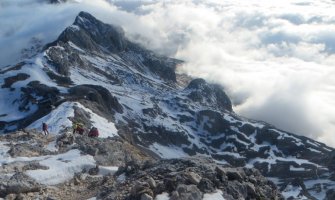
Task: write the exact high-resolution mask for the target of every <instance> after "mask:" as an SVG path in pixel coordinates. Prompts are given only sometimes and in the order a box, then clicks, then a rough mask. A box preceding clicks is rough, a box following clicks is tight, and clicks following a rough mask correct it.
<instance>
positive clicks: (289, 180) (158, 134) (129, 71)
mask: <svg viewBox="0 0 335 200" xmlns="http://www.w3.org/2000/svg"><path fill="white" fill-rule="evenodd" d="M179 64H182V62H181V61H179V60H176V59H171V58H167V57H164V56H159V55H156V54H154V53H153V52H151V51H148V50H146V49H144V48H143V47H141V46H139V45H137V44H135V43H133V42H131V41H129V40H128V39H127V38H126V37H125V35H124V32H123V30H122V29H121V28H120V27H116V26H112V25H108V24H105V23H103V22H101V21H99V20H97V19H96V18H94V17H93V16H91V15H90V14H88V13H85V12H81V13H79V15H78V16H77V17H76V19H75V21H74V23H73V25H71V26H70V27H68V28H66V29H65V30H64V32H63V33H62V34H61V35H60V36H59V38H58V39H57V40H56V41H54V42H52V43H50V44H48V45H47V46H46V47H44V49H43V52H41V53H40V54H38V55H37V56H35V57H34V58H30V59H27V60H25V61H23V62H21V63H18V64H17V65H14V66H10V67H6V68H3V69H1V71H0V74H1V75H2V76H3V77H4V78H3V79H1V80H0V85H1V88H0V92H1V93H2V94H3V95H4V96H6V97H7V98H6V99H3V100H2V99H1V101H0V105H1V107H2V108H4V109H3V110H2V113H0V130H1V131H2V132H5V133H6V132H12V131H15V130H18V129H21V128H26V127H28V128H38V127H39V126H40V124H41V122H42V121H46V122H47V123H48V124H51V125H52V128H53V129H52V131H53V132H54V133H56V134H58V133H62V132H64V131H66V129H67V128H69V127H70V126H71V122H73V121H81V122H82V123H84V124H85V127H87V128H89V127H90V126H92V125H97V124H98V125H100V126H105V125H106V124H107V125H108V127H107V128H105V127H101V128H104V129H103V134H104V135H106V136H107V135H109V136H111V135H113V136H116V137H120V138H122V139H124V140H126V141H128V142H129V143H130V144H132V145H134V146H136V148H139V149H141V151H144V152H148V153H150V154H151V155H152V154H156V155H155V157H161V158H178V157H183V156H195V155H205V156H207V157H212V158H213V159H214V160H216V161H217V162H220V163H225V164H227V165H230V166H232V167H248V168H256V169H258V170H259V171H260V172H261V173H262V174H263V175H264V176H266V177H268V178H271V180H273V181H274V182H275V183H276V184H277V186H278V187H279V188H280V189H281V191H283V194H284V196H285V197H286V198H289V197H292V198H309V199H324V198H326V196H327V195H328V194H332V191H334V189H335V182H334V170H333V169H334V166H333V164H332V160H334V156H333V155H334V153H333V150H334V149H333V148H330V147H327V146H326V145H324V144H322V143H319V142H316V141H314V140H312V139H309V138H306V137H302V136H298V135H295V134H292V133H288V132H285V131H282V130H279V129H277V128H275V127H273V126H271V125H269V124H266V123H264V122H259V121H254V120H250V119H246V118H243V117H241V116H238V115H237V114H235V113H234V112H233V110H232V105H231V102H230V100H229V98H228V96H227V95H226V94H225V92H224V88H222V87H221V86H218V85H216V84H212V83H208V82H206V81H205V80H202V79H194V80H191V79H190V78H185V76H183V75H178V74H176V73H175V68H176V67H177V66H178V65H179ZM37 74H38V75H37ZM181 80H182V81H181ZM8 102H9V103H10V104H11V106H7V105H8ZM102 121H103V123H101V122H102ZM99 128H100V127H99ZM114 129H115V130H114ZM109 130H114V131H109ZM106 148H107V147H106ZM328 196H329V195H328Z"/></svg>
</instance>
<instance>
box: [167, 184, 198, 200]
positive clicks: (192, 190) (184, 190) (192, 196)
mask: <svg viewBox="0 0 335 200" xmlns="http://www.w3.org/2000/svg"><path fill="white" fill-rule="evenodd" d="M184 199H187V200H202V193H201V192H200V190H199V189H198V188H197V186H195V185H184V184H180V185H178V187H177V189H176V190H175V191H174V192H172V194H171V197H170V200H184Z"/></svg>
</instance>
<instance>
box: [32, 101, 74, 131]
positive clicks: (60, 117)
mask: <svg viewBox="0 0 335 200" xmlns="http://www.w3.org/2000/svg"><path fill="white" fill-rule="evenodd" d="M74 105H75V103H73V102H65V103H63V104H61V105H59V106H58V107H57V108H56V109H55V110H53V111H51V112H50V113H49V114H48V115H46V116H44V117H42V118H40V119H39V120H37V121H35V122H34V123H32V124H30V125H29V126H28V127H27V128H28V129H40V130H42V123H43V122H44V123H46V124H48V130H49V132H50V133H53V134H59V133H60V131H61V130H63V129H65V128H66V127H72V122H71V121H70V119H69V118H71V117H74V110H73V106H74Z"/></svg>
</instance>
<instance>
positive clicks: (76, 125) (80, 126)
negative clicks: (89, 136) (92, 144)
mask: <svg viewBox="0 0 335 200" xmlns="http://www.w3.org/2000/svg"><path fill="white" fill-rule="evenodd" d="M83 126H84V125H83V124H82V123H74V124H73V126H72V128H73V134H75V133H78V134H80V135H83V134H84V128H83Z"/></svg>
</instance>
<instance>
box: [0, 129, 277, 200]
mask: <svg viewBox="0 0 335 200" xmlns="http://www.w3.org/2000/svg"><path fill="white" fill-rule="evenodd" d="M0 143H1V145H3V146H5V147H7V149H9V150H8V151H7V152H6V151H4V152H1V157H2V159H1V168H0V180H1V183H0V198H1V197H2V198H5V199H89V198H92V197H96V198H97V199H113V200H116V199H154V198H155V197H156V196H159V195H161V196H162V195H167V196H170V199H175V200H177V199H194V200H197V199H199V200H200V199H202V198H203V196H204V194H205V195H206V194H211V193H218V192H219V193H220V195H221V196H223V197H224V198H225V199H245V198H250V199H261V198H270V199H282V196H281V194H280V192H279V190H277V188H276V186H275V185H274V183H272V182H271V181H268V180H267V179H266V178H264V177H263V176H262V175H261V174H260V173H259V172H258V171H257V170H254V169H246V168H230V167H225V166H223V165H218V164H216V163H215V162H214V161H213V160H212V159H209V158H201V157H196V158H184V159H170V160H156V159H154V158H152V157H150V156H149V155H146V154H145V153H143V152H141V151H140V150H139V149H137V148H136V147H134V146H132V145H131V144H129V143H127V142H126V141H124V140H120V139H117V138H106V139H95V138H88V137H87V136H81V135H72V134H70V133H64V134H63V135H59V136H58V137H54V136H50V135H49V136H44V135H42V133H39V132H36V131H34V130H29V131H25V132H16V133H11V134H8V135H4V136H1V137H0ZM19 144H25V145H23V146H19ZM33 145H34V147H36V148H35V149H34V150H32V149H31V147H32V146H33ZM53 145H55V146H53ZM50 147H52V148H54V149H51V148H50ZM2 149H3V148H2ZM75 149H77V150H80V154H82V155H85V156H92V157H93V158H94V161H95V166H94V165H92V164H91V165H88V166H87V164H88V163H87V164H83V165H80V166H79V167H78V168H77V169H75V167H72V168H71V167H70V168H63V167H61V166H58V167H59V170H61V173H71V174H70V176H69V177H68V179H66V180H64V181H62V182H60V183H57V184H53V183H51V184H50V183H48V182H45V180H46V179H50V180H51V179H53V175H52V173H57V168H56V169H53V171H52V170H50V168H51V167H53V166H50V165H48V164H46V162H45V161H44V160H47V159H50V158H51V157H55V156H59V155H63V154H64V153H66V152H70V151H73V150H75ZM52 150H53V151H52ZM13 152H15V153H13ZM79 157H80V156H79ZM58 160H61V161H62V162H66V163H71V162H74V161H72V160H70V159H69V158H67V159H65V158H64V157H59V158H58ZM106 166H114V167H115V168H116V169H115V170H114V171H108V170H106V169H108V168H107V167H106ZM117 168H118V169H117ZM73 169H75V170H73ZM41 170H42V171H44V170H45V171H47V173H46V174H44V176H45V177H44V179H43V178H42V179H41V176H42V175H39V176H36V174H35V173H34V172H36V173H43V172H41ZM67 170H70V171H67ZM57 175H58V174H57ZM59 175H60V174H59ZM43 181H44V182H43ZM157 198H158V197H157Z"/></svg>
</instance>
